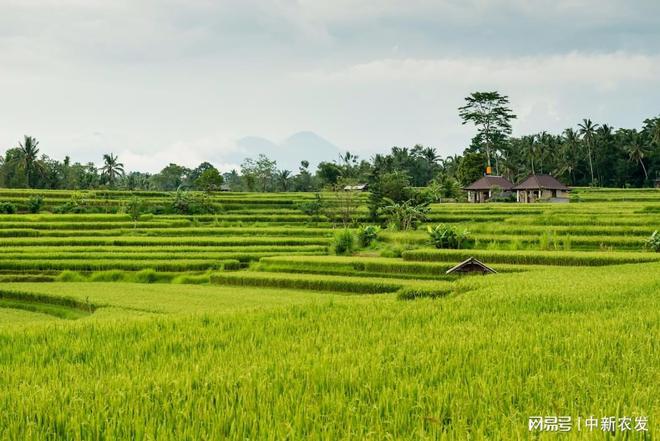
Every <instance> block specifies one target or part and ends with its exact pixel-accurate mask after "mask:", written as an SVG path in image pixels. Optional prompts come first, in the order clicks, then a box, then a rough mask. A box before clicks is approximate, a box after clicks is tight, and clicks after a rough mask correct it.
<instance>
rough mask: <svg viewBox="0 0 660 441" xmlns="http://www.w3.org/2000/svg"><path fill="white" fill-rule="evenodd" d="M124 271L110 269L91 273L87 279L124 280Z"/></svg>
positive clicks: (96, 280)
mask: <svg viewBox="0 0 660 441" xmlns="http://www.w3.org/2000/svg"><path fill="white" fill-rule="evenodd" d="M124 276H125V274H124V271H121V270H110V271H99V272H95V273H93V274H92V275H91V276H90V278H89V280H90V281H92V282H121V281H123V280H124Z"/></svg>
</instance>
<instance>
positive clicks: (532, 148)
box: [522, 135, 540, 175]
mask: <svg viewBox="0 0 660 441" xmlns="http://www.w3.org/2000/svg"><path fill="white" fill-rule="evenodd" d="M522 142H523V152H524V155H525V159H527V160H528V161H529V163H530V165H531V171H532V174H533V175H534V174H536V168H535V167H534V159H536V158H538V156H539V152H540V149H539V143H538V142H537V139H536V136H533V135H528V136H523V137H522Z"/></svg>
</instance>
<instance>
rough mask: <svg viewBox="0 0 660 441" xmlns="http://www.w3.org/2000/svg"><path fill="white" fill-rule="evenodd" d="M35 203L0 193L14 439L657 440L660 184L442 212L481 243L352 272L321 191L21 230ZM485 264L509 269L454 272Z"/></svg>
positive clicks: (353, 263) (47, 206) (407, 234)
mask: <svg viewBox="0 0 660 441" xmlns="http://www.w3.org/2000/svg"><path fill="white" fill-rule="evenodd" d="M34 194H36V193H35V192H34V191H27V190H6V189H2V190H0V203H2V202H6V203H9V204H12V205H13V206H14V207H16V209H17V211H18V213H14V214H0V249H1V253H0V340H2V345H0V347H1V348H2V349H0V361H1V363H0V387H2V390H3V391H6V393H4V394H3V395H2V396H1V397H0V408H1V409H2V410H3V412H2V414H0V437H1V438H3V439H58V438H64V439H127V438H130V439H155V438H158V439H225V438H232V439H239V438H240V439H245V438H252V439H255V438H257V439H283V438H290V439H300V438H309V439H387V438H390V439H467V438H468V437H469V438H471V439H524V438H526V437H527V436H529V432H528V428H527V418H528V417H529V416H531V415H536V414H544V415H545V414H553V412H555V413H558V414H562V415H563V414H567V415H571V416H573V417H574V418H577V417H583V418H584V417H589V416H590V415H591V414H596V415H600V416H601V417H605V416H608V415H610V414H612V415H620V416H622V415H623V414H626V415H628V414H630V416H635V415H644V416H646V417H648V418H649V429H650V432H647V433H645V434H644V433H631V436H633V437H631V438H630V439H637V438H634V436H638V435H639V436H647V437H649V438H646V439H652V437H657V436H658V421H659V420H660V400H659V398H658V394H657V384H659V382H660V369H659V368H658V366H660V351H659V349H658V343H657V342H658V341H660V338H659V337H660V276H659V275H660V253H656V252H652V251H650V250H646V249H645V248H644V242H645V240H646V239H647V238H648V237H649V236H650V235H651V234H652V233H653V231H654V230H657V229H660V190H650V189H649V190H615V189H600V190H598V189H577V190H576V191H574V192H573V195H572V202H571V203H569V204H515V203H511V204H496V203H493V204H477V205H473V204H457V203H445V204H434V205H432V207H431V211H430V213H429V215H428V224H429V225H435V224H439V223H445V224H452V225H456V226H458V227H459V228H461V229H462V228H466V229H467V230H469V231H470V235H471V237H472V238H474V244H473V246H472V247H471V248H470V249H459V250H450V249H435V248H434V247H433V246H432V244H431V243H430V241H429V236H428V234H427V232H426V228H425V226H422V227H420V228H419V229H418V230H416V231H404V232H399V231H390V230H388V229H384V230H382V231H381V232H380V233H379V235H378V239H377V240H376V242H375V244H373V245H371V246H368V247H363V248H361V249H357V250H356V251H355V253H353V254H352V255H350V256H336V255H334V253H333V244H334V242H335V236H336V234H337V232H338V231H340V230H343V227H342V226H340V225H339V224H338V223H337V216H336V215H333V214H332V213H335V214H336V213H337V212H341V210H342V202H341V200H339V199H337V198H335V196H334V195H332V194H323V195H322V197H323V199H324V201H325V205H326V206H327V207H328V208H327V210H325V211H323V212H321V213H320V214H318V215H315V216H310V215H309V214H305V212H304V210H303V209H302V206H304V204H306V203H311V202H313V201H314V200H315V195H314V194H305V193H281V194H277V193H275V194H246V193H217V194H214V195H212V196H209V197H208V201H207V203H209V204H211V205H212V207H213V210H214V211H215V212H214V213H213V214H199V215H182V214H171V210H169V209H168V207H169V206H171V203H172V198H173V195H172V194H169V193H162V192H123V191H95V192H87V193H84V192H83V193H80V192H78V193H72V192H67V191H38V194H40V195H42V198H43V199H42V203H43V206H42V207H41V211H40V213H38V214H29V213H28V211H29V207H30V200H29V198H30V197H31V196H33V195H34ZM135 196H137V197H139V198H140V201H141V205H142V210H143V211H144V212H146V213H148V214H141V215H140V216H138V217H135V216H132V215H131V214H128V213H127V211H128V210H127V209H126V207H127V204H128V203H129V201H130V200H131V198H133V197H135ZM366 197H367V195H366V194H359V195H356V201H357V207H356V208H355V209H352V210H351V217H352V218H353V219H354V220H355V223H356V224H368V223H369V222H368V221H367V213H368V211H367V208H366ZM72 207H74V208H73V209H72ZM71 211H82V213H75V212H71ZM472 256H473V257H476V258H477V259H480V260H482V261H483V262H485V263H487V264H488V265H490V266H492V267H493V268H494V269H495V270H497V271H498V274H496V275H492V276H487V277H480V276H479V277H475V276H468V277H457V276H451V275H447V274H445V272H446V271H447V269H449V268H451V267H452V266H454V265H455V264H456V263H458V262H460V261H461V260H464V259H466V258H468V257H472ZM417 297H433V298H419V299H416V298H417ZM404 299H415V300H412V301H405V300H404ZM620 435H621V434H620ZM543 436H544V435H543V434H542V436H541V438H543ZM567 436H568V438H567V439H573V438H575V439H583V438H581V437H580V436H581V435H580V433H578V432H571V433H570V434H569V435H567ZM606 436H609V435H606V434H602V439H606ZM548 439H550V438H548ZM612 439H614V438H612ZM621 439H626V438H625V437H624V438H621ZM639 439H644V438H639Z"/></svg>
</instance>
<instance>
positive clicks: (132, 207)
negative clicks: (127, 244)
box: [125, 196, 144, 228]
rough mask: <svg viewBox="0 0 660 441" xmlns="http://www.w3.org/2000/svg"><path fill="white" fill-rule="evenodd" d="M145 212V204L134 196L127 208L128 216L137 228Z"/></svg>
mask: <svg viewBox="0 0 660 441" xmlns="http://www.w3.org/2000/svg"><path fill="white" fill-rule="evenodd" d="M143 210H144V202H143V201H142V200H141V199H140V198H138V197H137V196H133V197H132V198H130V199H129V200H128V202H127V203H126V206H125V211H126V214H128V215H129V216H130V217H131V220H132V221H133V224H134V227H135V228H137V222H138V220H139V219H140V216H141V215H142V211H143Z"/></svg>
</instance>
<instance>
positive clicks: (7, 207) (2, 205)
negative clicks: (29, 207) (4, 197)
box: [0, 202, 16, 214]
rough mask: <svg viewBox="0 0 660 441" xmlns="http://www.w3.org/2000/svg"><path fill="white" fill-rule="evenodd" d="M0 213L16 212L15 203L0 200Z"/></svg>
mask: <svg viewBox="0 0 660 441" xmlns="http://www.w3.org/2000/svg"><path fill="white" fill-rule="evenodd" d="M0 213H3V214H14V213H16V205H14V204H12V203H11V202H0Z"/></svg>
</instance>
